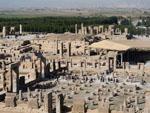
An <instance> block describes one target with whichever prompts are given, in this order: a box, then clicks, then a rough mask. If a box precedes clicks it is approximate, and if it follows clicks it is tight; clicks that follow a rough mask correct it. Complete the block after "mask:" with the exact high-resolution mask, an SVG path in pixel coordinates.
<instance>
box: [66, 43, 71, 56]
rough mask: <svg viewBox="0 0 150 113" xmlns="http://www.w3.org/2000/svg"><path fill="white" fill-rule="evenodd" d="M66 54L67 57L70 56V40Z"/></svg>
mask: <svg viewBox="0 0 150 113" xmlns="http://www.w3.org/2000/svg"><path fill="white" fill-rule="evenodd" d="M67 55H68V57H70V56H71V42H69V43H68V48H67Z"/></svg>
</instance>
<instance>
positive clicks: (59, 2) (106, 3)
mask: <svg viewBox="0 0 150 113" xmlns="http://www.w3.org/2000/svg"><path fill="white" fill-rule="evenodd" d="M45 7H46V8H59V9H62V8H102V7H106V8H138V9H141V8H145V9H148V8H150V0H0V8H1V9H19V8H45Z"/></svg>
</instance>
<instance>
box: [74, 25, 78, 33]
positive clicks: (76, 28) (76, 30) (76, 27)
mask: <svg viewBox="0 0 150 113" xmlns="http://www.w3.org/2000/svg"><path fill="white" fill-rule="evenodd" d="M75 34H78V25H77V24H75Z"/></svg>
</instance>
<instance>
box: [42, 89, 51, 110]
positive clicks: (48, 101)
mask: <svg viewBox="0 0 150 113" xmlns="http://www.w3.org/2000/svg"><path fill="white" fill-rule="evenodd" d="M44 111H45V112H46V113H52V112H53V109H52V92H49V93H47V94H46V95H45V97H44Z"/></svg>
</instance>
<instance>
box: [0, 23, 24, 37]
mask: <svg viewBox="0 0 150 113" xmlns="http://www.w3.org/2000/svg"><path fill="white" fill-rule="evenodd" d="M12 30H15V28H14V27H11V31H12ZM6 32H7V31H6V27H5V26H3V29H2V34H3V35H2V37H3V38H4V37H6ZM19 34H20V35H21V34H22V25H21V24H20V25H19Z"/></svg>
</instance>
